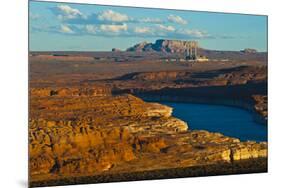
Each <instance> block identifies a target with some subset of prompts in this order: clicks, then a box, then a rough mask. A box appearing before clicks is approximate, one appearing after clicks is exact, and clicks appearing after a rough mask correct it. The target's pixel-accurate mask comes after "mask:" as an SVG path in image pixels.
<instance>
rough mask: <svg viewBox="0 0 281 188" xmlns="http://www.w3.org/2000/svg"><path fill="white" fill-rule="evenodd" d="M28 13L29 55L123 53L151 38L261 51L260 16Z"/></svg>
mask: <svg viewBox="0 0 281 188" xmlns="http://www.w3.org/2000/svg"><path fill="white" fill-rule="evenodd" d="M29 11H30V12H29V29H30V30H29V31H30V33H29V42H30V50H31V51H110V50H111V49H112V48H118V49H122V50H125V49H126V48H128V47H131V46H133V45H135V44H137V43H140V42H143V41H147V42H152V43H154V42H155V40H157V39H175V40H196V41H198V42H199V45H200V47H202V48H206V49H213V50H231V51H237V50H241V49H244V48H254V49H257V50H258V51H267V17H266V16H258V15H242V14H225V13H210V12H198V11H180V10H165V9H147V8H131V7H116V6H101V5H89V4H71V3H55V2H36V1H31V2H30V9H29Z"/></svg>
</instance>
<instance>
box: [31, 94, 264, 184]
mask: <svg viewBox="0 0 281 188" xmlns="http://www.w3.org/2000/svg"><path fill="white" fill-rule="evenodd" d="M34 92H35V91H33V93H34ZM35 93H37V94H38V92H35ZM31 99H32V100H31V101H30V107H31V108H30V120H29V122H30V124H29V166H30V169H29V170H30V180H31V185H41V184H40V182H41V183H42V184H44V185H46V184H48V182H49V181H53V180H61V179H65V178H70V179H71V178H72V179H73V178H75V177H81V176H92V177H93V178H94V177H95V176H99V175H106V174H120V173H135V172H146V171H154V170H161V169H169V168H182V167H200V166H202V165H203V166H204V165H210V164H218V163H221V162H226V163H229V164H231V163H233V162H234V161H239V160H242V159H246V160H248V159H254V158H265V157H267V143H256V142H240V141H239V140H238V139H236V138H230V137H226V136H224V135H222V134H219V133H210V132H207V131H190V130H188V126H187V124H186V123H185V122H183V121H181V120H179V119H177V118H174V117H172V116H171V114H172V108H170V107H168V106H164V105H160V104H157V103H147V102H144V101H143V100H141V99H139V98H137V97H134V96H132V95H118V96H91V95H87V96H83V95H80V96H79V95H77V96H72V95H63V96H60V95H51V96H46V95H44V94H42V96H40V95H33V96H31ZM264 170H266V169H264ZM46 182H47V183H46ZM80 183H81V182H80Z"/></svg>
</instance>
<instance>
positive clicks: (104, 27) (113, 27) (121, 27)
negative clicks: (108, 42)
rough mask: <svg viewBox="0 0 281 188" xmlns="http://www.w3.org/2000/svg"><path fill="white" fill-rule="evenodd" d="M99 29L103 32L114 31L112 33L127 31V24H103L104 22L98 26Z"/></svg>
mask: <svg viewBox="0 0 281 188" xmlns="http://www.w3.org/2000/svg"><path fill="white" fill-rule="evenodd" d="M100 29H101V30H102V31H105V32H114V33H118V32H120V31H127V30H128V26H127V24H125V23H124V24H122V25H105V24H102V25H101V26H100Z"/></svg>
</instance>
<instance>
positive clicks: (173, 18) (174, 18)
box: [168, 14, 187, 25]
mask: <svg viewBox="0 0 281 188" xmlns="http://www.w3.org/2000/svg"><path fill="white" fill-rule="evenodd" d="M168 20H169V21H170V22H173V23H178V24H182V25H185V24H187V21H186V20H184V19H183V18H182V17H180V16H177V15H173V14H170V15H169V16H168Z"/></svg>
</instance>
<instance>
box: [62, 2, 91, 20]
mask: <svg viewBox="0 0 281 188" xmlns="http://www.w3.org/2000/svg"><path fill="white" fill-rule="evenodd" d="M57 10H58V11H59V14H58V18H59V19H75V18H86V16H85V15H84V14H83V13H82V12H80V11H79V10H78V9H75V8H71V7H70V6H68V5H58V6H57Z"/></svg>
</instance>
